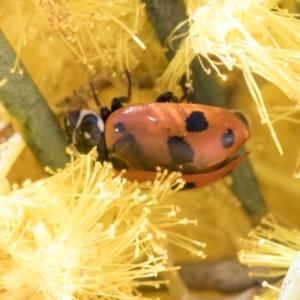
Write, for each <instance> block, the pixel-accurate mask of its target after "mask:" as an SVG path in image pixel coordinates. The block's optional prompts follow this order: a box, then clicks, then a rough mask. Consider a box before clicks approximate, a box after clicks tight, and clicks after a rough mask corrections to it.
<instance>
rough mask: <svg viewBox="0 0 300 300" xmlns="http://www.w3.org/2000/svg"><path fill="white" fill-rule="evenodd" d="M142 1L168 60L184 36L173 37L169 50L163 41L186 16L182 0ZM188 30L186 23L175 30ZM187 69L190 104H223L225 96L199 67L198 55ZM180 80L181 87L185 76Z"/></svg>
mask: <svg viewBox="0 0 300 300" xmlns="http://www.w3.org/2000/svg"><path fill="white" fill-rule="evenodd" d="M143 1H144V2H145V3H146V11H147V14H148V17H149V19H150V21H151V23H152V26H153V28H154V30H155V32H156V34H157V37H158V39H159V41H160V43H161V44H162V46H163V47H166V49H167V52H166V56H167V58H168V60H169V61H171V60H172V59H173V57H174V56H175V51H176V49H178V47H179V45H180V43H181V41H182V40H183V38H180V39H176V40H175V41H174V42H173V43H172V46H173V47H172V49H171V48H170V45H168V44H166V40H167V38H168V37H169V35H170V34H171V32H172V31H173V30H174V28H175V27H176V26H177V25H178V24H180V23H181V22H183V21H185V20H186V19H187V16H186V13H185V11H186V8H185V4H184V2H183V1H182V0H143ZM188 29H189V28H188V25H187V24H185V25H184V26H182V27H181V28H180V29H179V30H178V31H176V33H177V34H184V33H187V32H188ZM173 49H174V50H175V51H174V50H173ZM202 60H203V63H204V65H205V66H207V67H208V66H209V64H208V62H207V61H206V60H205V59H204V58H202ZM190 69H191V73H192V76H191V79H192V80H193V89H194V92H193V93H192V94H191V95H190V96H189V100H190V101H191V102H193V103H202V104H207V105H213V106H219V107H222V106H224V105H225V98H224V96H223V92H222V89H221V88H220V86H219V84H218V82H217V80H216V79H215V77H214V75H213V74H210V75H207V74H206V73H205V72H204V71H203V69H202V68H201V66H200V64H199V61H198V59H197V58H195V59H194V60H193V61H192V63H191V64H190ZM180 83H181V86H182V87H183V88H184V87H185V84H186V80H185V77H183V78H182V80H181V82H180Z"/></svg>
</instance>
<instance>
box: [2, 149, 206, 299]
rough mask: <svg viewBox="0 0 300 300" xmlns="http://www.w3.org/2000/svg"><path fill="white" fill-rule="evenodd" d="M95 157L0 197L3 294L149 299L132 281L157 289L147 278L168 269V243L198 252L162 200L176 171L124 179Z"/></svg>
mask: <svg viewBox="0 0 300 300" xmlns="http://www.w3.org/2000/svg"><path fill="white" fill-rule="evenodd" d="M95 157H96V155H95V152H92V153H90V154H89V155H81V156H80V157H78V158H77V159H74V158H73V157H72V161H71V163H70V164H69V165H67V166H66V168H65V169H63V170H60V171H58V172H57V173H54V174H53V175H52V176H51V177H49V178H46V179H43V180H40V181H38V182H35V183H32V184H29V185H28V186H26V187H23V188H21V189H19V190H14V191H12V192H6V193H5V194H3V195H2V196H1V197H0V241H1V242H0V250H1V256H0V262H1V270H0V290H1V294H0V299H3V300H4V299H15V300H23V299H24V300H25V299H32V300H36V299H45V300H50V299H62V300H67V299H78V300H79V299H99V298H101V299H129V298H132V297H134V298H135V299H146V298H145V297H143V296H142V295H141V294H140V293H139V292H138V291H137V290H136V287H138V286H140V285H148V286H155V287H158V286H159V284H160V283H162V281H155V280H154V279H151V278H150V277H156V276H157V274H158V273H160V272H165V271H168V269H169V270H171V269H173V268H168V267H167V262H168V252H167V250H166V249H165V246H166V244H167V243H174V244H176V245H180V246H182V247H184V248H186V249H187V250H189V251H192V252H193V253H194V254H196V255H199V256H201V255H202V254H203V253H202V251H201V250H200V248H202V247H203V246H204V244H201V243H199V242H197V241H194V240H190V239H188V238H186V237H184V236H180V235H179V234H176V233H175V232H172V230H171V229H170V227H172V226H173V225H176V224H183V225H186V224H195V221H192V220H188V219H186V218H180V217H179V216H178V214H179V211H180V209H179V207H177V206H174V205H166V204H164V203H163V200H164V199H165V198H166V197H167V196H170V195H172V194H174V193H175V192H176V191H177V190H178V189H179V188H180V187H181V186H182V184H183V181H182V180H181V179H180V178H179V174H178V173H172V174H170V175H167V174H166V173H159V174H158V175H157V179H156V180H155V181H154V182H153V183H152V184H151V183H144V184H138V183H135V182H127V181H126V180H125V179H123V178H122V177H121V176H115V174H114V173H113V171H112V166H111V165H110V164H108V163H104V164H103V165H101V164H100V163H99V162H95ZM140 279H143V281H142V282H141V281H140Z"/></svg>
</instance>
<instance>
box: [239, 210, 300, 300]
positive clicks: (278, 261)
mask: <svg viewBox="0 0 300 300" xmlns="http://www.w3.org/2000/svg"><path fill="white" fill-rule="evenodd" d="M241 243H242V250H241V251H240V253H239V259H240V261H241V263H243V264H247V265H248V266H249V267H263V268H266V269H265V271H260V272H257V271H256V272H251V273H250V276H259V277H260V278H276V277H280V276H285V275H286V273H287V271H288V269H289V268H290V267H291V265H292V264H295V263H296V262H297V261H295V259H296V258H297V254H298V252H299V249H300V233H299V231H297V230H291V229H288V228H285V227H283V226H281V225H279V224H278V223H277V222H276V220H275V218H274V217H272V216H271V215H268V216H267V217H265V218H264V219H263V220H262V225H261V226H258V227H257V228H256V229H255V230H253V231H252V232H250V234H249V238H248V239H242V240H241ZM294 261H295V262H294ZM298 261H299V258H298ZM297 276H298V278H299V271H298V274H297ZM297 276H295V277H294V278H293V281H294V282H290V283H289V285H290V286H292V285H293V284H294V285H295V287H297V286H299V285H298V282H299V281H297ZM273 281H274V280H273ZM263 286H264V287H267V288H269V290H267V291H266V292H265V293H264V294H262V295H261V296H256V297H255V300H276V299H278V295H279V292H280V293H281V294H280V300H296V299H299V298H298V297H299V295H300V290H299V288H297V294H296V293H295V294H294V295H293V298H291V295H289V296H287V293H286V292H285V291H284V289H282V280H281V281H279V282H278V283H276V284H275V285H274V284H269V283H268V282H267V281H264V282H263ZM295 290H296V289H294V291H295Z"/></svg>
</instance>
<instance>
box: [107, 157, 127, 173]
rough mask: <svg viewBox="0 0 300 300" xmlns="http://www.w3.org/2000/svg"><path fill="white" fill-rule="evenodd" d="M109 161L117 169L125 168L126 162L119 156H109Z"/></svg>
mask: <svg viewBox="0 0 300 300" xmlns="http://www.w3.org/2000/svg"><path fill="white" fill-rule="evenodd" d="M109 161H110V162H111V163H112V164H113V166H114V168H115V169H117V170H123V169H127V164H126V162H125V161H123V160H122V159H120V158H117V157H112V158H110V160H109Z"/></svg>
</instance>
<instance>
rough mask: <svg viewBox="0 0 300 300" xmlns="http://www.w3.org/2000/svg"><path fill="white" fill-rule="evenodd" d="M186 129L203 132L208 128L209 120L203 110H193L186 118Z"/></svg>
mask: <svg viewBox="0 0 300 300" xmlns="http://www.w3.org/2000/svg"><path fill="white" fill-rule="evenodd" d="M185 123H186V130H187V131H189V132H201V131H204V130H206V129H207V128H208V122H207V120H206V117H205V114H204V112H202V111H194V112H192V113H191V114H190V115H189V116H188V117H187V118H186V120H185Z"/></svg>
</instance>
